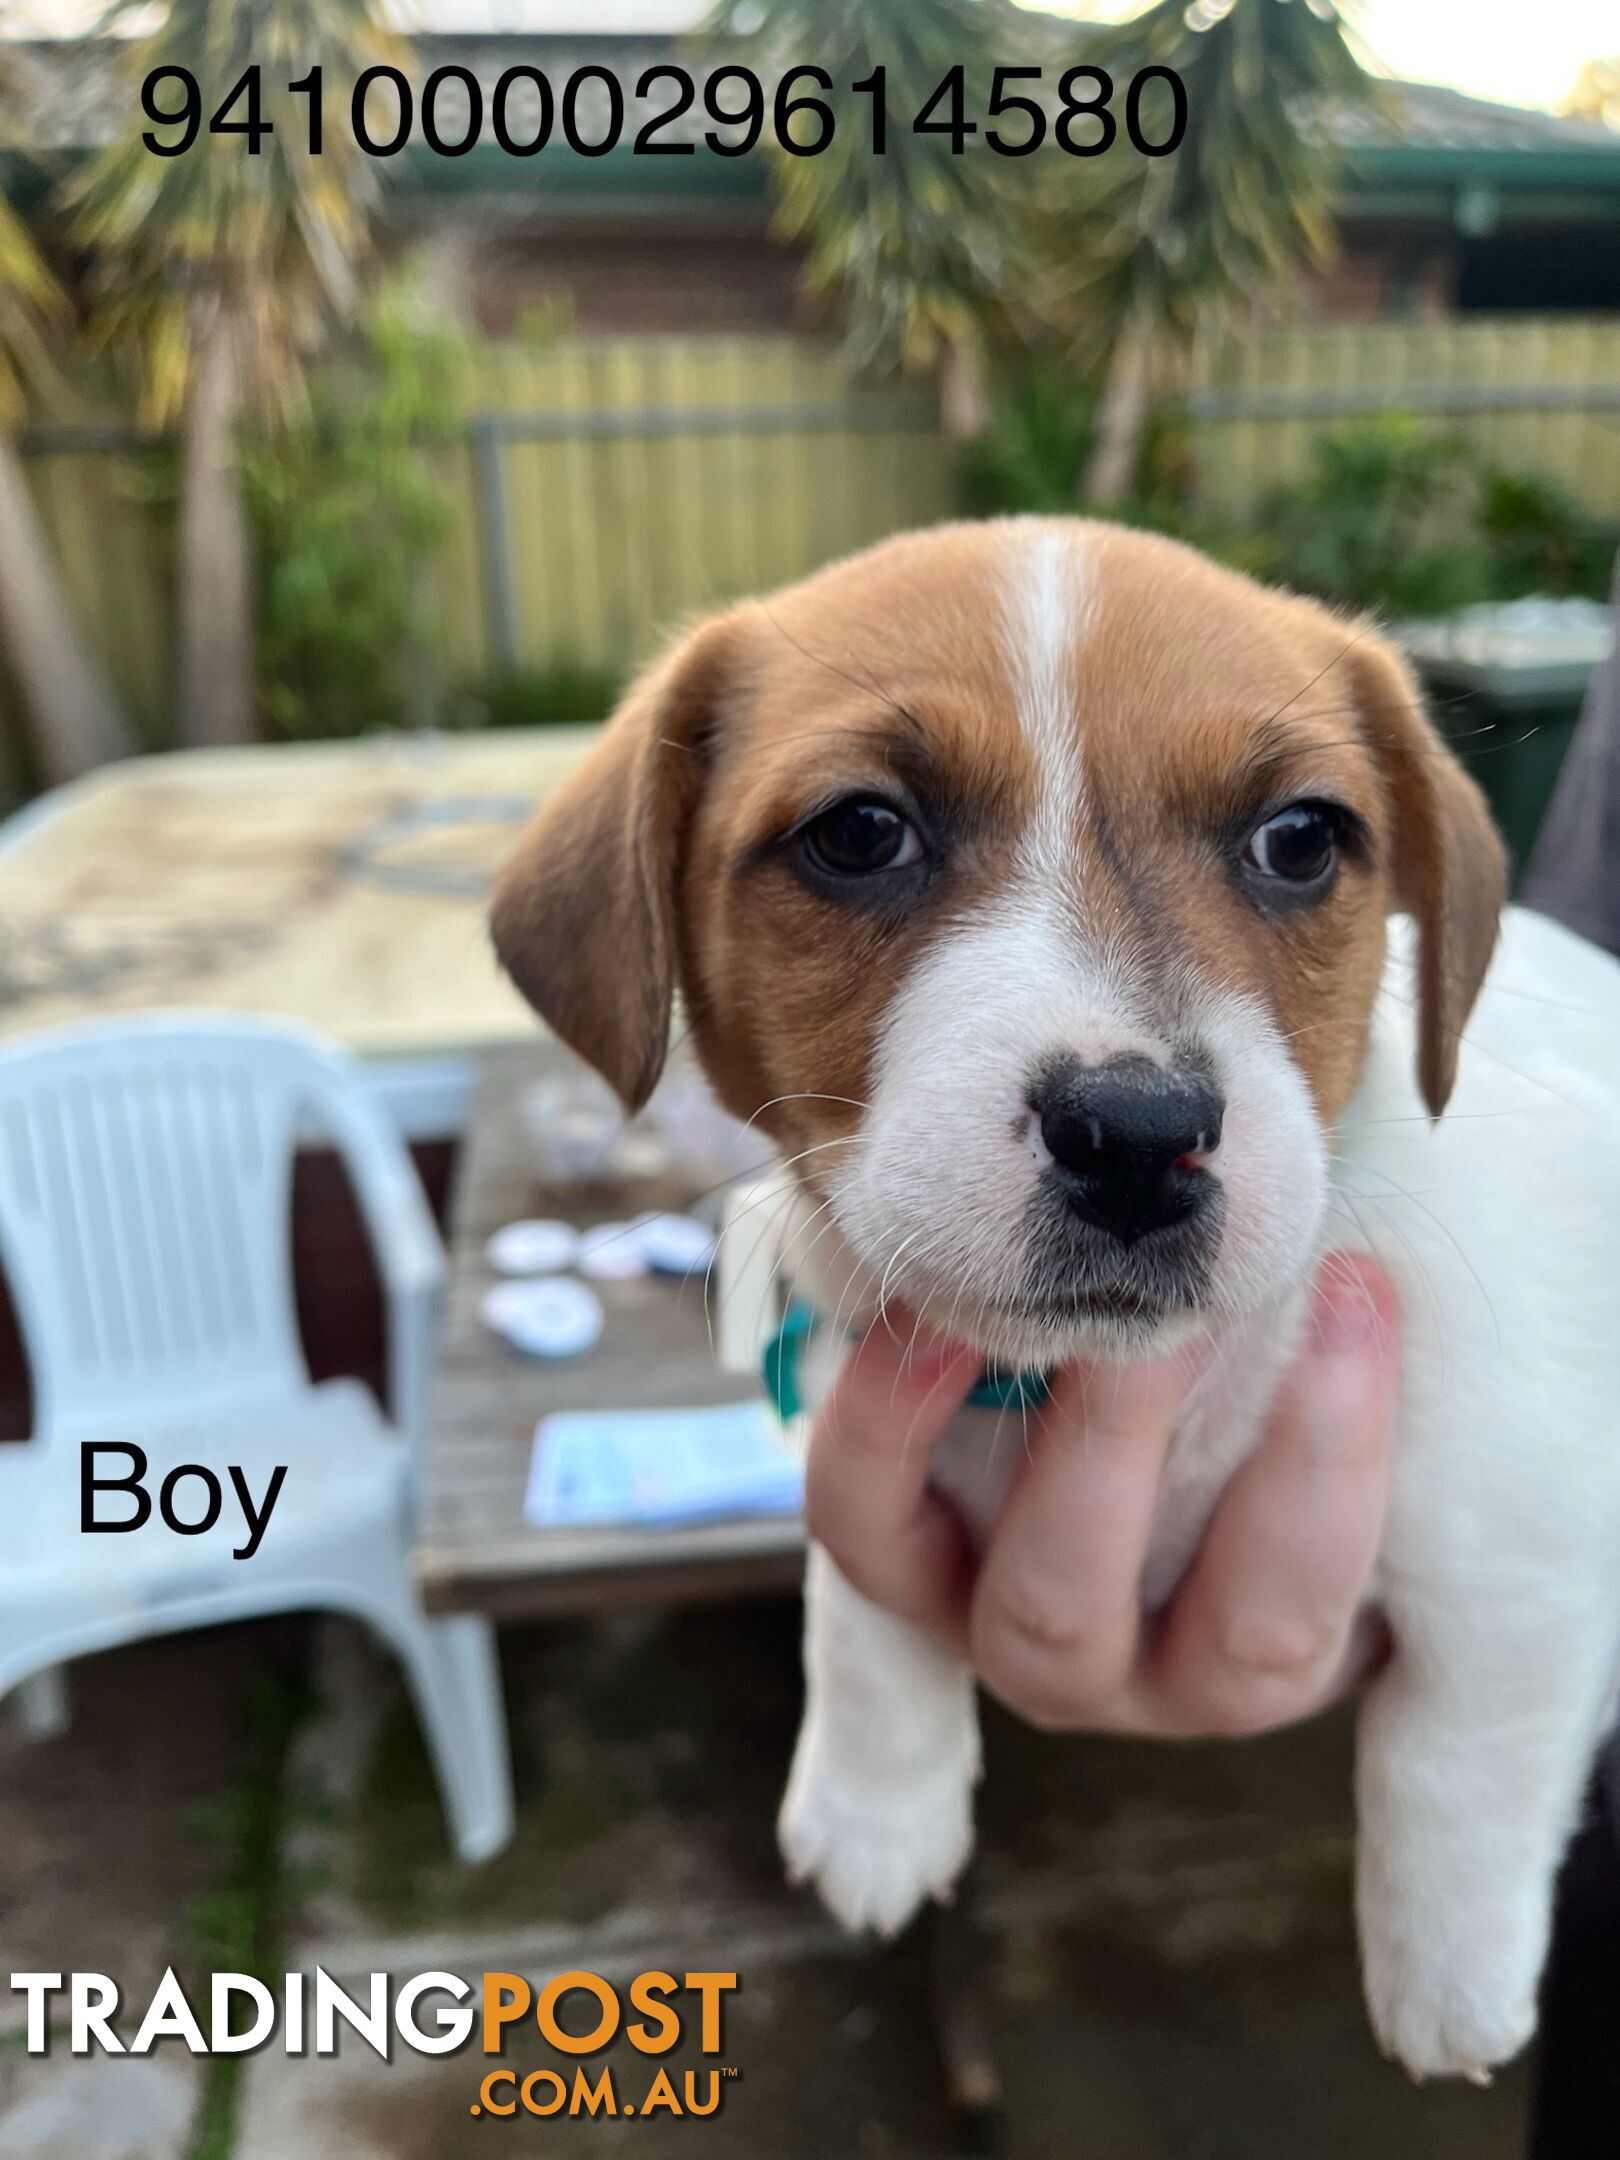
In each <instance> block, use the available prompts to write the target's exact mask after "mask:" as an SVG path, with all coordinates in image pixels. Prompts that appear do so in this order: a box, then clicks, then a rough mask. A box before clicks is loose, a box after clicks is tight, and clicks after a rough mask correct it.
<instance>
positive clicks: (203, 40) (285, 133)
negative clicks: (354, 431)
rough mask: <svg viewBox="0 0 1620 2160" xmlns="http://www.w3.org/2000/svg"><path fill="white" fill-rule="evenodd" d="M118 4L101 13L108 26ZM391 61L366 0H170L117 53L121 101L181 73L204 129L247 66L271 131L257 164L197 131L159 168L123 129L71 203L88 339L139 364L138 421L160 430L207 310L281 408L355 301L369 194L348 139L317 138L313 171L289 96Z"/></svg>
mask: <svg viewBox="0 0 1620 2160" xmlns="http://www.w3.org/2000/svg"><path fill="white" fill-rule="evenodd" d="M131 4H132V0H114V5H113V8H112V11H111V12H112V15H113V17H116V16H118V15H119V14H121V13H124V12H127V10H128V7H129V6H130V5H131ZM400 56H401V47H400V45H399V42H398V40H397V39H396V38H395V37H394V36H393V35H392V34H391V33H390V32H389V31H387V30H386V29H385V28H384V27H383V26H382V25H381V23H380V22H379V20H378V11H377V8H376V5H375V0H170V5H169V7H168V10H167V13H166V14H165V16H164V19H163V21H162V23H161V24H160V26H159V27H158V28H157V29H156V30H155V31H153V32H152V33H151V34H150V35H149V36H146V37H143V38H140V39H137V40H134V41H133V42H132V44H131V48H130V51H129V53H128V54H127V56H126V61H125V65H126V69H127V72H128V74H129V76H130V78H131V83H132V86H133V84H134V83H137V82H139V81H140V80H141V79H142V78H143V77H144V76H145V75H146V74H147V73H148V72H149V71H150V70H151V69H154V68H160V67H170V66H181V67H185V68H187V69H189V70H190V71H191V73H192V74H193V75H194V76H196V78H197V80H198V81H199V82H200V83H201V84H202V85H203V87H204V102H205V111H206V112H212V111H213V110H215V109H217V107H218V106H219V105H220V104H221V103H222V102H223V100H224V98H225V96H226V94H227V92H228V91H229V90H230V89H231V88H232V87H233V86H234V85H235V84H236V83H237V82H238V81H240V80H241V78H242V76H243V75H244V74H245V72H246V71H247V69H248V68H249V67H251V66H255V65H256V66H257V67H258V68H259V69H260V84H261V100H262V103H261V116H262V118H263V119H264V120H265V121H267V122H269V123H270V130H269V131H268V132H266V133H265V135H264V136H263V137H262V140H261V146H260V151H259V155H258V156H256V157H255V156H249V155H248V154H247V148H246V144H245V143H244V142H243V141H242V139H241V138H240V137H239V136H235V135H217V136H216V135H211V134H209V133H208V132H207V131H206V129H205V131H204V132H203V133H201V134H200V135H199V136H198V138H197V141H196V142H195V143H194V144H193V145H192V147H191V148H190V149H189V150H187V151H186V152H185V153H184V154H183V155H181V156H178V157H158V156H154V155H153V154H152V152H151V151H150V150H148V149H147V147H146V145H145V144H144V143H143V141H142V139H141V136H142V131H143V130H144V129H145V128H146V127H147V126H148V122H147V121H146V120H145V118H144V117H139V118H135V119H133V120H132V121H131V123H130V125H129V126H128V127H127V128H126V129H125V131H124V133H123V134H122V135H121V136H120V137H119V138H118V139H117V140H116V141H115V142H113V143H112V144H110V145H109V146H108V148H107V149H106V150H104V151H103V152H102V153H101V154H100V155H99V156H98V157H97V158H95V159H94V160H93V161H92V162H91V164H90V165H89V166H88V167H86V168H85V170H84V171H83V173H82V174H80V175H79V176H78V177H77V178H76V179H75V181H74V182H73V183H72V184H71V186H70V188H69V190H68V195H67V200H68V204H69V207H70V210H71V212H72V217H73V230H74V234H75V237H76V238H77V240H78V241H79V242H80V243H81V245H83V246H84V248H85V249H86V251H87V253H88V254H89V256H90V258H91V260H92V263H93V264H94V266H95V269H94V273H93V286H94V302H95V306H94V312H93V317H92V327H93V331H94V333H95V334H96V335H97V336H98V337H99V339H100V340H101V341H102V342H104V343H108V344H115V343H116V344H127V345H129V346H130V347H131V348H132V349H133V350H134V351H135V352H136V353H137V354H138V355H139V356H140V376H141V392H142V402H143V407H144V410H145V412H146V414H147V416H148V417H149V418H150V419H151V420H153V421H154V422H158V423H161V422H163V421H166V420H168V419H171V418H172V417H173V416H174V414H175V412H176V410H177V409H178V406H179V404H180V403H181V401H182V400H183V398H184V396H185V391H186V386H187V383H188V381H189V377H190V369H191V364H192V358H193V351H194V347H195V344H196V339H197V335H198V332H199V327H200V324H201V323H202V321H203V320H204V319H205V318H206V316H207V313H208V311H209V310H211V309H216V308H218V309H223V310H224V311H226V312H227V314H228V315H229V317H230V319H231V320H232V322H233V323H234V324H235V325H236V330H237V338H238V343H239V346H240V349H241V354H242V358H243V360H244V362H245V364H246V373H247V376H248V379H249V381H250V382H251V383H252V385H253V386H254V387H255V388H256V389H257V391H258V393H259V394H260V396H261V398H262V399H264V400H265V401H266V402H267V403H269V404H271V405H272V406H280V405H285V404H287V403H288V402H289V401H290V400H292V399H294V398H295V397H296V395H297V392H298V389H299V386H300V383H301V379H302V363H303V359H304V356H305V355H306V353H307V352H308V351H309V349H310V348H311V346H312V345H313V343H314V341H315V339H316V337H317V336H318V334H319V332H320V330H321V329H322V328H323V327H324V326H325V325H326V324H327V323H328V322H330V321H331V320H332V319H333V318H334V317H336V316H340V315H341V314H342V313H344V312H345V310H346V309H347V306H348V304H349V302H350V300H351V298H352V295H353V291H354V288H355V285H356V282H357V280H358V277H359V274H360V270H361V266H362V265H363V263H364V260H365V257H366V254H367V249H368V242H369V233H370V228H371V222H372V218H373V214H374V212H375V210H376V207H377V202H378V187H379V183H378V177H377V168H376V165H375V162H374V161H373V160H371V159H369V158H367V157H366V156H365V155H364V154H363V153H362V152H361V151H360V150H359V148H358V146H357V145H356V144H355V142H354V140H353V137H352V135H351V133H350V131H349V130H348V129H347V128H346V127H342V128H340V127H336V126H331V125H329V126H328V127H327V128H326V130H325V140H324V144H323V147H322V150H321V153H320V154H319V155H318V156H312V155H311V154H310V149H309V134H308V128H309V122H308V106H307V103H306V101H305V100H304V99H303V98H301V97H296V96H294V95H292V94H291V93H290V92H289V91H288V89H287V87H286V86H287V83H288V81H289V79H291V78H292V77H294V76H301V75H303V74H304V73H306V72H307V70H308V69H309V68H311V67H320V68H322V69H323V70H324V74H325V79H326V81H327V82H329V83H347V82H352V81H353V80H354V78H355V77H356V76H357V75H358V74H359V73H360V71H361V70H362V69H364V68H366V67H369V66H371V65H372V64H373V63H375V62H379V61H395V62H397V61H398V60H399V58H400ZM138 109H139V108H138V101H137V99H136V98H135V96H134V95H133V87H132V95H131V99H130V110H131V112H132V113H137V112H138Z"/></svg>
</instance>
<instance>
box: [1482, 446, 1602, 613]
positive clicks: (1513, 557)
mask: <svg viewBox="0 0 1620 2160" xmlns="http://www.w3.org/2000/svg"><path fill="white" fill-rule="evenodd" d="M1479 482H1480V531H1481V532H1482V533H1483V534H1484V536H1485V540H1486V544H1487V546H1488V547H1489V549H1490V554H1491V564H1492V583H1493V586H1494V588H1495V592H1496V596H1497V597H1498V598H1499V599H1505V600H1508V599H1512V598H1514V597H1515V596H1516V595H1517V594H1519V593H1530V592H1535V593H1553V594H1555V595H1558V596H1560V597H1562V596H1564V595H1566V594H1581V595H1584V596H1586V597H1587V598H1590V599H1593V600H1601V599H1602V598H1603V597H1604V595H1605V594H1606V593H1607V591H1608V588H1609V575H1610V571H1611V569H1612V567H1613V564H1614V558H1615V551H1616V547H1617V545H1620V533H1617V532H1616V531H1615V529H1614V528H1613V527H1612V526H1604V525H1602V524H1600V523H1599V522H1598V521H1597V520H1596V519H1595V518H1591V517H1588V516H1587V514H1586V512H1585V511H1584V510H1582V509H1581V507H1580V505H1579V504H1578V503H1574V502H1571V500H1570V499H1569V497H1568V496H1567V495H1566V494H1564V492H1563V490H1562V489H1561V488H1558V487H1556V486H1554V484H1553V483H1552V481H1550V480H1544V479H1543V478H1542V477H1541V476H1540V475H1539V474H1537V473H1516V472H1508V471H1507V470H1506V469H1505V468H1504V467H1502V466H1500V465H1484V466H1482V467H1481V468H1480V476H1479Z"/></svg>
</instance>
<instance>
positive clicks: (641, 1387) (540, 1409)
mask: <svg viewBox="0 0 1620 2160" xmlns="http://www.w3.org/2000/svg"><path fill="white" fill-rule="evenodd" d="M564 1055H565V1053H564V1052H563V1051H561V1050H560V1049H559V1048H558V1047H557V1046H556V1045H555V1044H553V1043H550V1042H548V1041H546V1040H544V1039H541V1040H537V1041H534V1042H532V1043H530V1044H529V1045H527V1046H525V1047H522V1048H508V1049H504V1050H496V1051H492V1052H490V1053H488V1054H487V1055H486V1056H485V1057H484V1058H483V1059H481V1060H480V1077H479V1080H478V1084H477V1087H476V1090H475V1093H474V1097H473V1107H472V1112H471V1115H470V1117H469V1119H468V1124H467V1132H466V1137H465V1139H464V1141H463V1144H462V1150H461V1156H460V1160H459V1163H458V1166H457V1173H456V1184H455V1188H454V1190H453V1193H452V1198H451V1215H450V1288H449V1299H448V1306H447V1311H446V1316H445V1326H444V1337H443V1347H442V1354H441V1360H440V1368H439V1375H438V1381H437V1385H436V1389H435V1393H434V1398H433V1402H432V1407H431V1410H430V1414H429V1420H428V1430H427V1437H426V1455H425V1461H424V1470H423V1499H422V1509H421V1518H420V1522H421V1527H420V1532H419V1538H418V1546H417V1555H416V1564H417V1573H418V1577H419V1579H420V1581H421V1584H422V1589H423V1595H424V1597H425V1599H426V1601H427V1603H428V1604H429V1605H430V1606H431V1607H432V1608H433V1609H434V1610H436V1611H447V1612H467V1611H482V1612H489V1613H495V1614H498V1615H501V1616H503V1617H523V1616H526V1615H540V1614H548V1613H558V1612H577V1611H581V1610H587V1609H591V1608H594V1607H601V1606H604V1605H614V1604H626V1603H649V1604H652V1603H667V1602H670V1601H673V1600H677V1599H692V1600H698V1599H713V1598H724V1597H729V1596H733V1595H741V1594H748V1593H756V1592H762V1591H769V1590H779V1589H788V1588H791V1587H793V1586H794V1585H796V1584H797V1582H798V1579H799V1574H800V1571H801V1567H802V1561H803V1550H804V1533H803V1529H802V1526H801V1524H800V1523H799V1521H798V1519H797V1518H789V1519H783V1518H781V1517H769V1518H758V1519H753V1520H742V1521H735V1522H720V1523H710V1524H704V1525H701V1526H697V1527H688V1528H683V1529H675V1530H649V1529H645V1528H640V1527H636V1526H626V1527H623V1528H619V1527H613V1528H603V1529H590V1530H585V1529H535V1528H532V1527H531V1526H530V1525H528V1524H527V1523H525V1522H524V1520H523V1492H524V1487H525V1485H526V1484H527V1482H528V1475H529V1459H530V1454H531V1451H532V1446H533V1440H534V1428H535V1423H536V1420H537V1419H539V1418H540V1417H542V1416H544V1415H545V1414H546V1413H547V1412H548V1411H552V1410H585V1409H592V1410H626V1409H679V1408H690V1407H695V1406H697V1405H701V1404H705V1403H734V1402H738V1401H742V1400H745V1399H746V1398H747V1397H749V1396H750V1395H754V1394H757V1393H758V1392H759V1389H758V1383H757V1382H756V1381H753V1380H751V1379H746V1378H742V1377H739V1376H738V1375H736V1374H731V1373H727V1372H724V1371H722V1369H721V1368H720V1366H719V1364H718V1362H717V1361H716V1358H715V1355H714V1352H713V1349H712V1348H711V1345H710V1333H709V1319H708V1313H707V1309H706V1305H705V1296H704V1286H703V1283H702V1279H701V1278H698V1277H694V1278H692V1279H690V1280H689V1281H686V1282H682V1283H677V1282H671V1281H669V1280H667V1279H663V1278H659V1277H656V1276H654V1277H649V1278H647V1279H644V1280H642V1281H638V1282H627V1283H599V1284H596V1285H594V1286H593V1287H594V1288H595V1289H596V1290H597V1292H598V1294H599V1295H600V1297H601V1299H602V1303H603V1306H604V1308H605V1314H606V1324H605V1326H604V1328H603V1332H602V1339H601V1341H600V1342H599V1343H598V1344H597V1345H596V1347H595V1349H594V1350H591V1351H589V1352H588V1353H587V1354H586V1355H585V1356H584V1357H582V1358H578V1359H574V1360H570V1361H567V1362H559V1363H556V1364H548V1363H546V1362H544V1361H543V1360H540V1359H535V1358H526V1357H524V1356H522V1355H521V1354H520V1353H519V1352H517V1351H515V1350H511V1349H509V1348H508V1347H507V1346H506V1345H505V1344H504V1343H502V1342H500V1341H499V1340H498V1339H497V1338H496V1337H495V1336H494V1335H493V1334H491V1332H490V1331H489V1329H488V1328H486V1327H485V1325H484V1323H483V1321H482V1319H481V1318H480V1316H479V1304H480V1301H481V1299H482V1297H483V1294H484V1292H485V1291H486V1290H487V1289H488V1288H489V1287H490V1285H491V1284H492V1283H493V1282H495V1281H496V1280H497V1279H498V1278H497V1277H496V1276H495V1275H494V1274H493V1273H492V1272H491V1270H490V1268H489V1267H488V1265H487V1263H486V1261H485V1259H484V1246H485V1243H486V1241H487V1240H488V1238H489V1235H490V1233H491V1232H492V1231H494V1230H496V1229H498V1228H500V1226H501V1225H502V1224H503V1223H507V1222H513V1221H516V1220H518V1219H520V1218H522V1217H526V1216H535V1215H540V1216H554V1215H566V1216H569V1217H571V1218H572V1219H573V1220H575V1221H577V1222H579V1223H580V1224H581V1225H582V1226H585V1225H589V1224H590V1223H593V1222H606V1221H619V1220H623V1219H624V1218H625V1217H626V1216H629V1215H633V1214H636V1213H638V1212H639V1211H641V1210H642V1209H644V1208H665V1207H681V1206H683V1205H686V1204H688V1203H690V1201H691V1200H692V1199H693V1197H694V1196H695V1190H694V1186H693V1183H692V1181H691V1180H690V1179H689V1178H688V1179H686V1180H684V1181H683V1180H682V1179H680V1178H678V1177H677V1178H664V1179H659V1180H656V1181H645V1182H642V1183H638V1184H635V1185H626V1184H623V1183H618V1184H615V1185H612V1186H607V1185H598V1186H593V1187H578V1188H571V1189H569V1190H567V1191H558V1190H549V1191H548V1190H547V1189H546V1187H545V1186H544V1185H543V1184H542V1183H541V1182H540V1179H539V1176H538V1174H537V1171H536V1168H535V1165H534V1162H533V1157H532V1151H531V1149H530V1147H529V1144H528V1141H527V1139H526V1136H525V1134H524V1130H523V1123H522V1115H521V1104H522V1097H523V1094H524V1091H525V1089H526V1088H527V1087H529V1086H531V1085H532V1084H533V1083H534V1082H535V1081H536V1080H539V1079H541V1078H542V1077H544V1076H545V1075H546V1074H547V1073H548V1072H554V1071H556V1070H558V1069H559V1068H560V1064H561V1061H562V1059H563V1057H564Z"/></svg>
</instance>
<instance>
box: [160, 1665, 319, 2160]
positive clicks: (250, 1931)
mask: <svg viewBox="0 0 1620 2160" xmlns="http://www.w3.org/2000/svg"><path fill="white" fill-rule="evenodd" d="M313 1709H314V1697H313V1694H312V1693H311V1691H310V1690H309V1689H308V1688H307V1687H304V1686H302V1685H300V1684H299V1683H297V1682H296V1681H293V1680H290V1679H288V1678H287V1677H286V1676H285V1674H283V1673H282V1672H280V1671H279V1670H277V1669H276V1668H274V1667H271V1666H268V1665H267V1666H266V1667H265V1669H264V1670H263V1671H262V1672H261V1674H260V1676H259V1679H258V1681H257V1683H256V1684H255V1686H254V1689H253V1692H252V1694H251V1696H250V1698H249V1703H248V1732H247V1740H246V1745H245V1749H244V1761H243V1767H242V1774H241V1777H240V1778H239V1779H238V1781H237V1783H236V1784H235V1786H233V1787H232V1789H231V1790H230V1791H229V1792H228V1793H226V1794H225V1795H224V1797H223V1798H222V1799H220V1800H218V1801H215V1802H213V1803H212V1804H211V1805H210V1806H208V1807H207V1808H205V1809H200V1810H199V1811H198V1812H197V1814H196V1816H195V1817H194V1827H195V1829H196V1833H197V1835H198V1836H199V1837H200V1838H203V1839H205V1840H207V1841H209V1842H211V1843H213V1844H214V1845H215V1846H216V1847H217V1848H218V1849H219V1852H220V1857H221V1871H220V1879H219V1882H218V1884H217V1886H216V1887H215V1888H214V1889H212V1890H210V1891H207V1892H205V1893H204V1894H203V1895H201V1896H199V1897H196V1898H193V1899H192V1900H191V1902H190V1903H189V1905H188V1906H187V1908H186V1920H187V1926H188V1930H189V1933H190V1937H191V1949H192V1956H193V1959H194V1961H195V1963H196V1964H197V1966H198V1967H199V1968H200V1969H202V1970H204V1971H206V1972H207V1973H208V1974H209V1976H210V1977H212V1975H213V1974H214V1973H216V1972H235V1973H251V1974H252V1975H253V1976H254V1978H255V1979H258V1980H262V1981H264V1983H265V1984H266V1985H267V1986H269V1987H271V1988H275V1987H276V1986H278V1985H279V1982H280V1976H281V1963H280V1936H281V1922H282V1917H283V1915H284V1913H285V1911H286V1907H287V1903H288V1894H287V1893H288V1886H287V1884H286V1881H285V1879H284V1874H283V1862H282V1835H283V1831H284V1829H285V1827H286V1814H287V1794H286V1769H287V1756H288V1751H289V1749H290V1748H291V1746H292V1742H293V1738H294V1735H295V1734H296V1733H297V1732H298V1730H299V1728H300V1726H302V1725H303V1723H304V1721H305V1720H306V1718H308V1717H309V1716H310V1714H311V1713H312V1711H313ZM244 2060H245V2058H244V2057H243V2056H241V2055H210V2056H209V2057H207V2058H206V2066H205V2072H204V2083H203V2096H202V2102H201V2105H200V2106H199V2108H198V2110H197V2120H196V2123H195V2126H194V2128H193V2131H192V2138H191V2144H190V2147H189V2148H188V2151H187V2154H186V2160H230V2156H231V2154H232V2152H233V2151H234V2149H235V2144H236V2123H237V2111H238V2108H239V2106H240V2102H241V2087H242V2066H243V2063H244Z"/></svg>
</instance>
